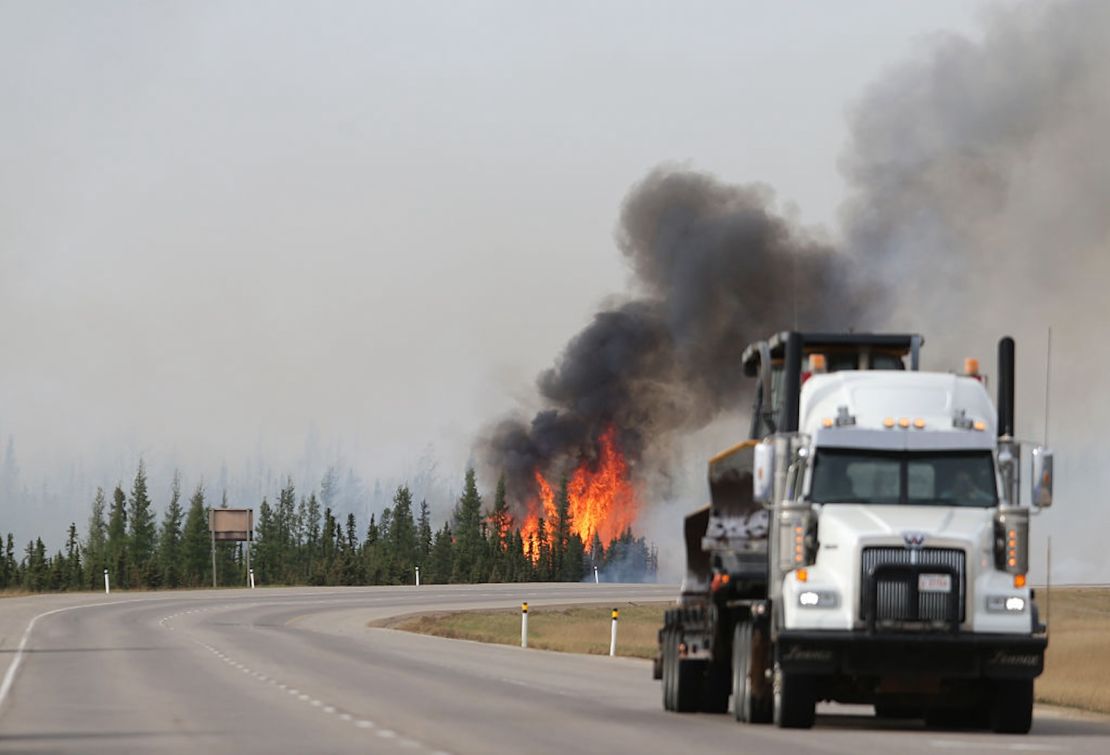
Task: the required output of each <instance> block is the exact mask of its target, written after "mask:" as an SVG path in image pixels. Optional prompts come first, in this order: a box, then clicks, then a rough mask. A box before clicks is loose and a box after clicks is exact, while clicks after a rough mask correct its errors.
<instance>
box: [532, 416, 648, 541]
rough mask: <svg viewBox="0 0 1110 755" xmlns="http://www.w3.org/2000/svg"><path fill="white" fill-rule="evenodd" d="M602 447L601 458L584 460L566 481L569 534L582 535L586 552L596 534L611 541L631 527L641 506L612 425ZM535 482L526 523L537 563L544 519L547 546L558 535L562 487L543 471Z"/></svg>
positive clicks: (599, 449)
mask: <svg viewBox="0 0 1110 755" xmlns="http://www.w3.org/2000/svg"><path fill="white" fill-rule="evenodd" d="M597 448H598V454H597V458H596V459H592V460H583V461H582V462H580V463H579V464H578V466H577V468H576V469H575V470H574V473H573V474H572V475H571V476H570V478H569V479H568V480H567V500H568V503H569V506H568V511H569V513H570V532H571V534H575V535H578V537H579V538H581V540H582V543H583V544H584V545H585V547H586V549H587V550H589V549H590V548H591V545H592V543H593V541H594V537H595V535H596V537H597V538H598V539H599V540H600V541H601V542H602V544H608V543H609V542H610V541H611V540H612V539H614V538H616V537H618V536H619V535H620V534H621V533H622V532H624V531H625V530H627V529H628V528H629V527H630V526H631V525H632V521H633V520H634V519H635V518H636V511H637V508H638V502H637V499H636V491H635V488H634V486H633V485H632V482H631V481H630V480H629V479H628V462H627V461H626V459H625V457H624V455H623V454H622V453H621V451H620V449H619V448H618V447H617V443H616V431H615V430H614V429H613V428H611V427H610V428H609V429H607V430H606V431H605V432H604V433H602V434H601V436H600V437H599V438H598V441H597ZM535 480H536V490H537V493H538V495H537V497H536V498H534V499H532V500H531V501H529V502H528V515H527V516H526V517H525V519H524V523H523V525H522V527H521V535H522V536H523V539H524V548H525V552H527V553H529V554H530V555H531V557H532V560H533V561H535V560H536V559H538V558H539V553H538V551H537V550H536V549H533V548H532V546H531V543H532V542H533V541H534V539H536V538H538V536H539V526H540V521H539V520H540V518H541V517H542V518H543V520H544V537H545V539H546V540H547V542H548V544H550V543H551V542H552V541H553V539H554V534H555V527H556V522H557V521H558V506H557V502H556V496H557V495H558V491H557V490H556V489H555V488H553V487H552V486H551V484H550V483H549V482H548V481H547V479H545V478H544V476H543V474H542V473H541V472H540V471H539V470H536V472H535Z"/></svg>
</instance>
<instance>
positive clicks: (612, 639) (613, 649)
mask: <svg viewBox="0 0 1110 755" xmlns="http://www.w3.org/2000/svg"><path fill="white" fill-rule="evenodd" d="M619 615H620V611H619V610H617V609H616V608H614V609H613V631H612V633H611V634H610V635H609V657H610V658H612V657H613V656H615V655H616V654H617V617H618V616H619Z"/></svg>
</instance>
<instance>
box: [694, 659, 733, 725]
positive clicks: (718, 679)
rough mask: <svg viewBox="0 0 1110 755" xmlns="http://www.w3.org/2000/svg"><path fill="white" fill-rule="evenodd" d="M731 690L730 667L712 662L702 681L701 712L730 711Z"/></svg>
mask: <svg viewBox="0 0 1110 755" xmlns="http://www.w3.org/2000/svg"><path fill="white" fill-rule="evenodd" d="M731 691H732V674H731V673H730V669H729V668H728V667H727V666H723V665H721V664H719V663H710V664H709V665H708V666H707V667H706V669H705V675H704V676H703V677H702V682H701V712H702V713H728V695H729V692H731Z"/></svg>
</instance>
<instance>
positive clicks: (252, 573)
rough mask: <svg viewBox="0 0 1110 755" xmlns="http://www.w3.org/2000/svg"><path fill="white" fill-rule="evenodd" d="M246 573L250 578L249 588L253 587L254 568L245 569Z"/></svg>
mask: <svg viewBox="0 0 1110 755" xmlns="http://www.w3.org/2000/svg"><path fill="white" fill-rule="evenodd" d="M247 575H248V576H249V577H250V579H251V589H252V590H253V589H254V569H247Z"/></svg>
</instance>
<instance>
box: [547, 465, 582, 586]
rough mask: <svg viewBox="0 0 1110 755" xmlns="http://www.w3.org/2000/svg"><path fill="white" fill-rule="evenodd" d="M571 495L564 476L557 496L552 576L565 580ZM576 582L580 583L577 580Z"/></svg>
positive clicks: (552, 539)
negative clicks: (564, 565)
mask: <svg viewBox="0 0 1110 755" xmlns="http://www.w3.org/2000/svg"><path fill="white" fill-rule="evenodd" d="M570 520H571V515H570V495H569V493H568V491H567V478H566V476H565V475H564V476H563V480H562V483H560V485H559V493H558V495H556V496H555V522H554V527H555V531H554V532H552V533H551V534H552V537H551V576H552V578H554V579H563V578H564V577H563V571H564V570H563V561H564V556H565V555H566V552H567V546H568V545H569V543H570V525H571V521H570ZM574 581H576V582H577V581H578V580H577V579H576V580H574Z"/></svg>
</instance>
